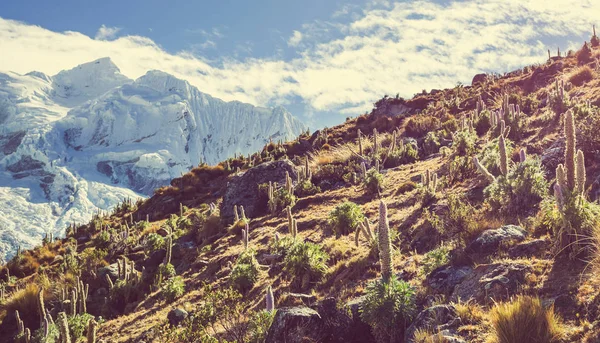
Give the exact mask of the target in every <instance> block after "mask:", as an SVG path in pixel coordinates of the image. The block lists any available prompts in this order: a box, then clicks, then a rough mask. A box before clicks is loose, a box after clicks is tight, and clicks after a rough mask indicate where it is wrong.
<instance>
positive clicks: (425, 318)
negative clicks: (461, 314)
mask: <svg viewBox="0 0 600 343" xmlns="http://www.w3.org/2000/svg"><path fill="white" fill-rule="evenodd" d="M458 322H459V318H458V317H457V315H456V310H455V309H454V307H453V306H452V305H435V306H432V307H429V308H426V309H425V310H423V311H421V313H419V314H418V315H417V317H416V318H415V320H414V321H413V322H412V324H411V325H410V326H409V327H408V328H407V329H406V332H405V333H404V342H406V343H414V342H415V340H414V336H415V332H416V331H417V330H429V331H433V332H438V331H444V330H448V329H449V328H451V327H453V326H458Z"/></svg>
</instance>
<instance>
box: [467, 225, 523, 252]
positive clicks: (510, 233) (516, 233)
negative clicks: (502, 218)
mask: <svg viewBox="0 0 600 343" xmlns="http://www.w3.org/2000/svg"><path fill="white" fill-rule="evenodd" d="M526 236H527V231H525V229H523V228H522V227H520V226H516V225H504V226H502V227H500V228H498V229H490V230H485V231H483V232H482V233H481V234H480V235H479V237H477V238H476V239H475V240H474V241H473V242H471V244H469V246H468V247H467V251H469V252H474V253H477V254H482V253H490V252H494V251H496V250H497V249H498V247H500V244H501V243H508V242H514V241H517V242H520V241H522V240H524V239H525V237H526Z"/></svg>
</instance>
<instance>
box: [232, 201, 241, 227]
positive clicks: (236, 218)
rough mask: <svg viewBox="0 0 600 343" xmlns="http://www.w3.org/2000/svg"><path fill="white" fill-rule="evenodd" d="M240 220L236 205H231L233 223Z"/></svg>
mask: <svg viewBox="0 0 600 343" xmlns="http://www.w3.org/2000/svg"><path fill="white" fill-rule="evenodd" d="M239 220H240V215H239V214H238V207H237V205H233V221H234V222H235V223H237V222H238V221H239Z"/></svg>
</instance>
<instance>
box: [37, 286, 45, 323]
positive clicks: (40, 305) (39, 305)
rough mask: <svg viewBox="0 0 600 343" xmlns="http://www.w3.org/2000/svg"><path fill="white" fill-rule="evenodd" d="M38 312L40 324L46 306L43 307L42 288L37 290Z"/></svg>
mask: <svg viewBox="0 0 600 343" xmlns="http://www.w3.org/2000/svg"><path fill="white" fill-rule="evenodd" d="M38 313H39V315H40V326H42V325H43V324H44V317H45V316H46V308H45V307H44V290H43V289H40V291H39V292H38Z"/></svg>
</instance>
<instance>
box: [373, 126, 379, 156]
mask: <svg viewBox="0 0 600 343" xmlns="http://www.w3.org/2000/svg"><path fill="white" fill-rule="evenodd" d="M378 148H379V142H378V138H377V129H373V154H374V155H375V156H377V152H378Z"/></svg>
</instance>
